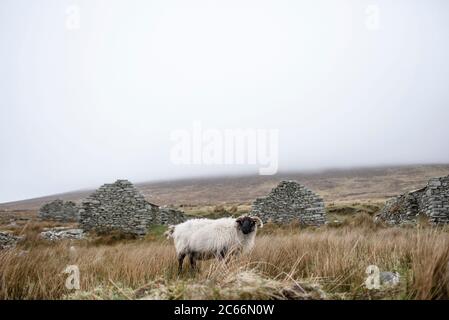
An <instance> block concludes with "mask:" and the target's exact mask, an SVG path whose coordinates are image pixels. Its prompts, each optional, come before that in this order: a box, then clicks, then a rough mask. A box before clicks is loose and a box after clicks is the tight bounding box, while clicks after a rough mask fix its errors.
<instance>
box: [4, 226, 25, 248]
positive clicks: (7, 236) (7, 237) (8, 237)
mask: <svg viewBox="0 0 449 320" xmlns="http://www.w3.org/2000/svg"><path fill="white" fill-rule="evenodd" d="M21 239H22V237H18V236H15V235H13V234H12V233H10V232H4V231H0V250H1V249H7V248H11V247H14V246H15V245H16V244H17V242H18V241H20V240H21Z"/></svg>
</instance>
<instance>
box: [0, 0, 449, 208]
mask: <svg viewBox="0 0 449 320" xmlns="http://www.w3.org/2000/svg"><path fill="white" fill-rule="evenodd" d="M448 38H449V3H448V2H447V1H437V0H429V1H418V0H406V1H405V0H404V1H402V0H398V1H387V0H385V1H380V0H379V1H358V0H353V1H344V0H339V1H335V0H318V1H317V0H315V1H285V0H280V1H279V0H278V1H260V0H257V1H255V0H254V1H253V0H250V1H247V0H244V1H242V0H239V1H234V0H230V1H206V0H201V1H196V0H189V1H182V0H168V1H138V0H133V1H118V0H108V1H99V0H85V1H81V0H71V1H59V0H58V1H56V0H55V1H51V0H41V1H32V0H2V1H1V3H0V147H1V148H0V150H1V154H0V202H7V201H13V200H20V199H25V198H31V197H37V196H42V195H47V194H54V193H61V192H65V191H70V190H74V189H82V188H92V187H97V186H99V185H101V184H103V183H105V182H112V181H114V180H116V179H118V178H126V179H130V180H131V181H133V182H142V181H153V180H165V179H177V178H185V177H195V176H209V175H235V174H258V168H259V166H258V165H257V164H256V165H255V164H251V163H247V164H211V165H207V164H204V163H203V164H201V163H200V164H177V163H174V162H173V161H172V159H171V158H170V154H171V150H172V149H173V141H172V140H171V135H172V134H173V132H175V131H179V130H184V131H187V132H190V131H192V130H193V127H194V124H195V123H201V125H202V127H203V128H205V129H209V130H215V131H217V132H222V131H223V130H228V129H231V130H233V129H235V130H238V129H242V130H248V129H253V130H277V132H278V135H279V139H278V144H277V147H278V148H277V153H276V155H275V156H276V159H277V163H278V170H279V171H293V170H297V171H302V170H319V169H323V168H330V167H332V168H339V167H352V166H379V165H393V164H418V163H448V162H449V143H448V142H449V141H448V137H449V126H448V119H449V107H448V101H449V90H448V82H449V60H448V59H447V57H448V56H449V47H448V41H447V39H448Z"/></svg>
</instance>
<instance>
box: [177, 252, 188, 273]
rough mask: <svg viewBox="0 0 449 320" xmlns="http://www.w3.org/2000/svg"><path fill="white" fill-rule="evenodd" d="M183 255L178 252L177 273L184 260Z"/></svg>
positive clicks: (180, 270) (179, 271) (180, 269)
mask: <svg viewBox="0 0 449 320" xmlns="http://www.w3.org/2000/svg"><path fill="white" fill-rule="evenodd" d="M185 256H186V254H185V253H180V254H179V255H178V273H181V272H182V263H183V262H184V258H185Z"/></svg>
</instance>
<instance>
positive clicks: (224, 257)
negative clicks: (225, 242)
mask: <svg viewBox="0 0 449 320" xmlns="http://www.w3.org/2000/svg"><path fill="white" fill-rule="evenodd" d="M227 253H228V248H223V249H221V251H220V254H219V255H218V258H219V259H220V260H225V259H226V254H227Z"/></svg>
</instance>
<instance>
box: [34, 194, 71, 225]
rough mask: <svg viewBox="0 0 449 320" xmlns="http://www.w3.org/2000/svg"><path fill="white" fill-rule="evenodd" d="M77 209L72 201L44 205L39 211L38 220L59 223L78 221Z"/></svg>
mask: <svg viewBox="0 0 449 320" xmlns="http://www.w3.org/2000/svg"><path fill="white" fill-rule="evenodd" d="M78 211H79V207H78V206H77V205H76V204H75V203H74V202H72V201H62V200H60V199H57V200H55V201H52V202H49V203H46V204H44V205H43V206H42V207H41V208H40V209H39V213H38V215H39V218H40V219H42V220H55V221H61V222H70V221H78V219H79V213H78Z"/></svg>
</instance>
